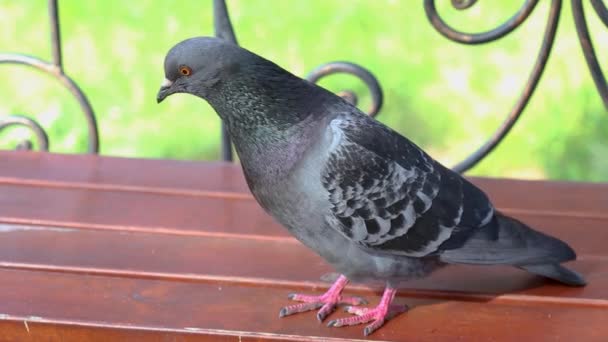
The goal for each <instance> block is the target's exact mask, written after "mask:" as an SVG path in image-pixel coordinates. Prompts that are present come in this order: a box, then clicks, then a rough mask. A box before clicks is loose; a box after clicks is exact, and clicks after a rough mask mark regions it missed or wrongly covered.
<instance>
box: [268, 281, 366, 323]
mask: <svg viewBox="0 0 608 342" xmlns="http://www.w3.org/2000/svg"><path fill="white" fill-rule="evenodd" d="M346 284H348V279H347V278H346V277H345V276H343V275H341V276H340V277H338V279H337V280H336V281H335V282H334V284H333V285H332V286H331V287H330V288H329V290H327V292H325V293H324V294H322V295H320V296H310V295H302V294H296V293H292V294H290V295H289V299H291V300H296V301H298V302H303V303H301V304H294V305H290V306H286V307H284V308H282V309H281V311H280V312H279V317H285V316H289V315H293V314H295V313H298V312H305V311H310V310H316V309H318V308H321V309H320V310H319V312H317V319H318V320H319V321H323V320H324V319H325V318H326V317H327V316H328V315H329V314H330V313H332V312H333V311H334V310H335V309H336V306H337V305H338V304H339V303H344V304H349V305H362V304H366V302H365V300H364V299H363V298H360V297H343V296H342V294H341V293H342V290H344V287H345V286H346Z"/></svg>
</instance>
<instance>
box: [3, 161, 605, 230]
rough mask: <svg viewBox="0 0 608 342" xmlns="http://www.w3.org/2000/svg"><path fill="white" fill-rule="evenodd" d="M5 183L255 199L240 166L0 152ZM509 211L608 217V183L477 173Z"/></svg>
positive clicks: (478, 181) (484, 186) (499, 204)
mask: <svg viewBox="0 0 608 342" xmlns="http://www.w3.org/2000/svg"><path fill="white" fill-rule="evenodd" d="M0 162H1V165H2V167H0V184H3V183H4V184H9V183H19V184H35V185H38V186H60V187H83V188H99V189H109V190H122V191H144V192H159V193H174V194H183V195H195V196H196V195H201V196H218V195H219V196H228V197H230V196H237V197H239V198H241V197H244V198H250V199H251V196H250V194H249V190H248V189H247V186H246V184H245V181H244V178H243V176H242V172H241V170H240V167H239V166H238V165H234V164H228V163H221V162H195V161H175V160H155V159H130V158H117V157H97V156H90V155H63V154H50V153H39V152H12V151H0ZM471 181H472V182H473V183H475V184H476V185H478V186H480V187H481V188H482V189H483V190H484V191H486V192H487V193H488V194H489V196H490V197H491V198H492V200H493V201H494V202H495V204H496V205H497V207H499V208H501V209H504V210H505V211H506V212H523V213H525V212H531V211H534V212H536V213H537V214H539V215H540V214H544V215H550V216H564V215H570V216H577V217H582V216H586V217H592V216H593V217H595V216H599V217H603V218H605V217H608V213H606V211H605V208H606V207H608V184H596V183H582V182H555V181H553V182H546V181H526V180H513V179H495V178H478V177H473V178H471Z"/></svg>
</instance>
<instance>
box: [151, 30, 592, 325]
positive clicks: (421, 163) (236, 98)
mask: <svg viewBox="0 0 608 342" xmlns="http://www.w3.org/2000/svg"><path fill="white" fill-rule="evenodd" d="M164 75H165V79H164V81H163V82H162V85H161V87H160V90H159V92H158V95H157V102H158V103H160V102H161V101H163V100H164V99H165V98H166V97H167V96H170V95H172V94H175V93H186V94H191V95H195V96H198V97H200V98H202V99H204V100H206V101H207V102H208V103H209V104H210V105H211V106H212V107H213V109H214V110H215V111H216V112H217V114H218V115H219V117H220V118H221V119H222V120H223V122H224V123H225V124H226V127H227V129H228V132H229V134H230V137H231V138H232V140H233V142H234V147H235V150H236V152H237V154H238V156H239V159H240V164H241V167H242V169H243V173H244V175H245V179H246V181H247V184H248V186H249V189H250V190H251V193H252V194H253V196H254V198H255V199H256V201H257V202H258V203H259V205H260V206H261V207H262V208H263V209H264V210H265V211H266V212H267V213H268V214H270V215H271V216H272V217H273V218H274V219H275V220H276V221H277V222H279V223H280V224H281V225H282V226H284V227H285V228H286V229H287V230H288V231H289V232H290V233H291V234H292V235H293V236H294V237H295V238H296V239H297V240H299V241H300V242H301V243H302V244H304V245H305V246H307V247H308V248H310V249H311V250H313V251H314V252H315V253H317V254H318V255H319V256H321V257H322V258H323V259H325V260H326V261H327V262H328V263H329V264H330V265H331V266H332V267H333V268H334V269H335V270H336V271H337V273H339V274H340V276H339V277H338V278H337V279H336V280H335V282H334V284H333V285H332V286H331V287H330V288H329V290H328V291H327V292H326V293H324V294H323V295H319V296H314V295H306V294H291V295H289V299H291V300H295V301H298V302H300V303H297V304H294V305H290V306H286V307H284V308H282V309H281V310H280V313H279V316H280V317H284V316H288V315H291V314H294V313H298V312H304V311H310V310H317V309H319V310H318V312H317V318H318V319H319V320H320V321H323V320H324V319H325V318H326V317H327V316H328V315H329V314H330V313H332V312H333V311H335V309H336V307H337V305H339V304H340V305H342V304H346V305H347V306H346V307H345V310H346V311H347V312H348V313H350V314H352V316H347V317H344V318H338V319H335V320H331V321H330V322H329V323H328V325H329V326H331V327H341V326H349V325H357V324H365V323H369V325H367V326H366V327H365V329H364V334H365V335H369V334H371V333H372V332H374V331H375V330H377V329H378V328H380V327H381V326H382V325H383V324H384V323H385V322H386V321H387V320H388V319H389V318H392V317H394V316H395V315H397V314H400V313H403V312H405V311H406V310H407V309H408V308H407V306H405V305H396V304H394V303H392V302H393V299H394V297H395V294H396V292H397V289H398V287H399V286H400V284H402V283H403V282H406V281H408V280H412V279H416V278H421V277H425V276H428V275H430V274H431V273H432V272H433V271H435V270H438V269H440V268H442V267H445V266H448V265H450V264H472V265H511V266H514V267H517V268H520V269H523V270H526V271H529V272H531V273H533V274H537V275H540V276H543V277H546V278H550V279H553V280H556V281H558V282H561V283H563V284H566V285H570V286H584V285H585V284H586V281H585V279H584V278H583V277H582V276H581V275H579V274H578V273H576V272H574V271H572V270H570V269H568V268H566V267H564V266H562V265H561V263H563V262H566V261H570V260H574V259H576V254H575V252H574V250H573V249H572V248H571V247H570V246H568V245H567V244H566V243H565V242H562V241H561V240H559V239H557V238H555V237H552V236H549V235H546V234H544V233H542V232H539V231H536V230H533V229H532V228H530V227H529V226H527V225H526V224H525V223H523V222H520V221H518V220H516V219H514V218H511V217H508V216H506V215H505V214H503V213H501V212H500V211H498V210H497V209H496V208H495V207H494V206H493V205H492V203H491V201H490V200H489V198H488V196H487V195H486V194H485V193H484V192H483V191H482V190H480V189H479V188H477V187H476V186H475V185H473V184H472V183H470V182H469V181H468V180H467V179H466V178H464V177H462V176H461V175H459V174H458V173H456V172H454V171H452V170H451V169H449V168H447V167H445V166H443V165H442V164H441V163H439V162H438V161H436V160H434V159H433V158H432V157H431V156H430V155H429V154H427V153H426V152H424V151H423V150H422V149H421V148H420V147H418V146H417V145H416V144H414V143H413V142H412V141H410V140H408V139H407V138H405V137H404V136H402V135H400V134H399V133H397V132H396V131H394V130H392V129H391V128H389V127H387V126H385V125H384V124H382V123H381V122H379V121H377V120H375V119H374V118H372V117H370V116H368V115H366V114H365V113H363V112H361V111H360V110H359V109H358V108H357V107H355V106H353V105H352V104H351V103H349V102H348V101H346V100H344V99H343V98H341V97H339V96H337V95H335V94H333V93H332V92H330V91H328V90H326V89H324V88H322V87H320V86H317V85H315V84H313V83H311V82H308V81H306V80H304V79H301V78H299V77H297V76H295V75H294V74H292V73H290V72H289V71H287V70H285V69H283V68H282V67H280V66H278V65H277V64H275V63H273V62H271V61H269V60H267V59H265V58H263V57H261V56H259V55H257V54H255V53H253V52H251V51H249V50H246V49H244V48H242V47H240V46H238V45H235V44H233V43H230V42H228V41H225V40H221V39H218V38H213V37H195V38H190V39H186V40H184V41H182V42H179V43H178V44H176V45H175V46H173V47H172V48H171V49H170V50H169V52H168V53H167V55H166V57H165V61H164ZM349 281H353V282H361V283H369V282H376V283H377V282H381V283H382V284H384V285H385V290H384V293H383V295H382V298H381V299H380V302H379V304H378V305H377V306H376V307H374V308H371V307H365V306H364V304H366V303H365V302H364V300H363V299H362V298H358V297H348V296H343V295H342V292H343V290H344V288H345V286H346V285H347V284H348V283H349Z"/></svg>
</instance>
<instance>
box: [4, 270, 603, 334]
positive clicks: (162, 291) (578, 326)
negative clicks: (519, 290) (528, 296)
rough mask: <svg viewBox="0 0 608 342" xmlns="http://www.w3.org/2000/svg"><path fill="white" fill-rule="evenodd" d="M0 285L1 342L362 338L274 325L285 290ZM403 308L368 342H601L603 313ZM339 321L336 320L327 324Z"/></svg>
mask: <svg viewBox="0 0 608 342" xmlns="http://www.w3.org/2000/svg"><path fill="white" fill-rule="evenodd" d="M0 282H1V284H2V288H3V291H0V302H1V303H2V313H3V314H4V315H5V316H4V318H5V320H6V321H11V322H15V323H13V324H8V323H6V322H5V323H3V326H2V327H3V328H4V329H2V330H0V337H2V338H5V337H13V338H17V339H18V340H20V339H21V338H26V337H27V335H28V329H29V333H30V334H32V331H34V330H35V329H37V328H40V325H43V324H47V327H46V329H48V330H50V331H51V333H52V332H53V331H56V330H53V328H54V327H55V326H57V325H58V324H67V325H70V324H74V325H77V326H79V327H81V328H84V329H86V328H88V327H89V326H91V328H90V329H88V331H87V333H86V335H85V336H95V337H96V338H102V337H106V338H107V337H108V336H111V335H105V334H104V332H103V331H101V329H99V328H100V327H107V328H110V329H111V328H115V329H116V328H120V327H123V328H125V327H128V328H130V329H132V330H134V331H145V330H152V329H157V330H159V331H162V332H163V333H165V335H166V336H168V337H171V338H173V337H174V336H173V334H174V333H176V332H179V333H192V334H198V335H200V336H199V337H201V339H205V337H207V339H206V340H216V339H215V337H216V336H211V337H210V336H209V335H211V334H213V335H216V334H228V335H232V336H235V335H241V334H242V335H245V336H249V337H257V338H260V339H263V338H264V337H265V336H274V337H277V338H283V339H286V340H290V339H291V340H302V338H301V337H300V336H311V337H312V338H310V337H309V340H311V339H313V338H316V339H317V340H325V341H329V338H342V339H360V338H362V335H361V327H346V328H327V327H325V326H324V325H322V324H319V323H318V322H316V320H315V318H314V315H313V314H312V313H308V314H300V315H295V316H292V317H288V318H285V319H279V318H278V317H277V311H278V309H279V308H280V307H281V306H282V305H284V304H285V301H284V298H285V296H286V295H287V293H288V292H289V291H287V290H277V289H268V288H264V287H248V286H234V285H225V284H203V283H192V282H177V281H164V280H153V279H135V278H118V277H103V276H91V275H87V276H83V275H74V274H66V273H45V272H28V271H14V270H0ZM66 289H69V291H66ZM49 294H53V295H49ZM404 299H405V298H403V297H399V298H397V299H396V301H397V302H398V303H403V302H405V301H404ZM23 303H28V305H23ZM407 303H409V304H411V305H413V306H414V307H413V308H412V309H411V310H410V311H409V312H408V313H407V314H404V315H401V316H399V317H397V318H395V319H394V320H392V321H389V322H388V323H387V324H386V325H385V327H383V328H382V329H381V330H379V331H378V332H377V333H376V334H373V335H372V336H370V337H369V338H368V340H400V341H413V340H416V341H453V340H457V339H460V340H465V341H487V340H493V341H513V340H518V339H524V340H529V339H533V340H534V341H542V340H563V341H601V340H603V339H605V337H606V336H608V315H606V310H605V309H604V308H590V307H577V306H561V305H544V304H538V303H536V304H535V305H534V306H533V307H531V306H528V305H518V304H500V305H496V304H493V303H491V302H490V303H478V302H460V301H452V300H444V301H437V300H412V299H407ZM375 304H376V302H375V301H372V303H371V305H375ZM344 315H345V314H344V313H340V312H338V313H334V314H333V315H332V318H335V317H338V316H344ZM23 321H27V322H28V328H26V327H25V324H24V323H23ZM16 322H20V323H21V324H16ZM48 330H47V331H48ZM60 333H61V332H60V331H57V334H60ZM206 335H207V336H206ZM50 336H53V335H50Z"/></svg>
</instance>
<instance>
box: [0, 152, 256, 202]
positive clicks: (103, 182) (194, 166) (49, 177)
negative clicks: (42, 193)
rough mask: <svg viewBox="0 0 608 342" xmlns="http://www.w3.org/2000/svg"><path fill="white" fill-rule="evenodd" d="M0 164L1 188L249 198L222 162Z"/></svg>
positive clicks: (27, 157)
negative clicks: (14, 185)
mask: <svg viewBox="0 0 608 342" xmlns="http://www.w3.org/2000/svg"><path fill="white" fill-rule="evenodd" d="M0 165H2V166H1V167H0V183H21V184H23V183H26V184H36V185H39V186H62V187H88V188H102V189H121V190H124V191H129V190H130V191H154V192H172V193H179V194H193V195H197V194H198V195H201V194H202V195H208V194H213V193H215V192H220V193H225V192H229V193H237V194H247V196H246V197H247V198H251V196H250V195H249V189H248V188H247V185H246V183H245V179H244V178H243V174H242V172H241V170H240V167H239V166H237V165H234V164H230V163H224V162H201V161H179V160H168V159H139V158H138V159H135V158H121V157H109V156H104V157H99V156H92V155H85V154H79V155H72V154H55V153H42V152H19V151H0Z"/></svg>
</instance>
